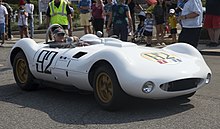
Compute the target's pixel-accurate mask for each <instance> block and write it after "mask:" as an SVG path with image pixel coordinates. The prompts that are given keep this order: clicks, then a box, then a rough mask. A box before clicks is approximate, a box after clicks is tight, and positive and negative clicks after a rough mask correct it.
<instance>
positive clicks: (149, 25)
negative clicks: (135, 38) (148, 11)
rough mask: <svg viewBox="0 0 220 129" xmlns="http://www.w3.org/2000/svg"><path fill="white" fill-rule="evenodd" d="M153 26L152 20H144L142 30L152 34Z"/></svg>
mask: <svg viewBox="0 0 220 129" xmlns="http://www.w3.org/2000/svg"><path fill="white" fill-rule="evenodd" d="M153 24H154V20H153V19H149V18H146V19H145V20H144V30H145V31H148V32H152V31H153Z"/></svg>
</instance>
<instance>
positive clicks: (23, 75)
mask: <svg viewBox="0 0 220 129" xmlns="http://www.w3.org/2000/svg"><path fill="white" fill-rule="evenodd" d="M16 75H17V78H18V80H19V82H20V83H26V82H27V80H28V66H27V63H26V61H25V60H24V59H18V60H17V62H16Z"/></svg>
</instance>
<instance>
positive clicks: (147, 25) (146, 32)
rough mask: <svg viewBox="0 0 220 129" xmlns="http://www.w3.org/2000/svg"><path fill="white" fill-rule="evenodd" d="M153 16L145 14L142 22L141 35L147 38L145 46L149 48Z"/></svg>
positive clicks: (148, 13)
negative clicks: (142, 30) (142, 31)
mask: <svg viewBox="0 0 220 129" xmlns="http://www.w3.org/2000/svg"><path fill="white" fill-rule="evenodd" d="M153 24H154V20H153V15H152V14H151V13H150V12H147V13H146V19H145V20H144V33H143V35H144V36H146V37H147V43H146V46H151V43H152V34H153Z"/></svg>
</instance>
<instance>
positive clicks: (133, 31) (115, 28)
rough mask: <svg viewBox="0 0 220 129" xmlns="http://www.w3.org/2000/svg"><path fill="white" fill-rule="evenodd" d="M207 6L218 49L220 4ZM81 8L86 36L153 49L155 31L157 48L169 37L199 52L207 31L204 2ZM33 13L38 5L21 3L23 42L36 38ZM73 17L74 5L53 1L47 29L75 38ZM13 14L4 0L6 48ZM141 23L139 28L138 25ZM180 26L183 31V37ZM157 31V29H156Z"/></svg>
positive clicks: (114, 0)
mask: <svg viewBox="0 0 220 129" xmlns="http://www.w3.org/2000/svg"><path fill="white" fill-rule="evenodd" d="M206 3H207V4H206V8H207V10H206V12H207V14H206V15H205V20H204V28H205V29H207V30H208V34H209V36H210V43H208V44H207V45H208V46H218V45H219V35H220V14H219V11H218V8H217V7H219V6H220V2H219V1H218V0H206ZM214 5H215V6H214ZM77 7H78V10H79V13H80V15H79V16H80V24H81V26H83V28H84V33H85V34H88V33H93V34H97V32H98V31H100V32H102V35H101V36H104V33H107V34H106V35H108V36H112V35H116V36H117V38H119V39H121V40H122V41H127V40H128V36H132V38H131V39H133V40H132V41H134V42H135V41H137V40H138V38H140V39H141V40H142V41H144V42H145V43H146V46H151V45H152V36H153V31H155V34H156V40H157V45H166V44H165V42H164V37H165V36H169V37H170V38H172V43H175V42H186V43H189V44H191V45H192V46H194V47H195V48H196V47H197V46H198V42H199V39H200V33H201V29H202V27H203V7H202V2H201V0H146V4H144V5H143V4H139V3H138V0H104V1H103V0H79V2H78V5H77ZM33 12H34V5H33V4H32V3H31V0H20V1H19V10H18V12H17V17H18V28H19V31H20V38H23V37H30V38H34V17H33V14H34V13H33ZM73 13H74V10H73V7H72V4H71V3H69V2H68V0H51V1H50V3H49V4H48V8H47V11H46V16H47V19H46V21H47V27H49V25H51V24H59V25H61V26H62V27H63V29H64V30H65V32H66V33H68V35H69V36H72V30H73V25H72V22H73V21H74V20H75V19H74V17H73ZM12 14H13V10H12V8H10V6H9V5H8V4H7V3H5V2H3V1H2V0H0V17H1V20H0V31H1V32H0V33H1V39H2V43H1V44H4V40H5V39H11V38H12V37H11V27H10V22H11V18H12V17H13V16H14V15H15V14H14V15H12ZM137 22H139V23H138V26H136V24H135V23H137ZM177 25H180V27H181V32H180V34H178V31H177ZM154 27H155V28H156V29H153V28H154ZM54 29H55V28H54ZM104 29H106V31H104ZM5 35H7V36H5ZM192 35H193V36H192ZM5 37H6V38H5Z"/></svg>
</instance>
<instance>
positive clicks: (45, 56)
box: [36, 50, 58, 74]
mask: <svg viewBox="0 0 220 129" xmlns="http://www.w3.org/2000/svg"><path fill="white" fill-rule="evenodd" d="M57 53H58V52H56V51H48V50H43V51H41V52H40V54H39V55H38V57H37V63H36V70H37V72H40V73H46V74H51V71H50V69H49V67H50V66H51V64H52V62H53V60H54V58H55V56H56V55H57Z"/></svg>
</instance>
